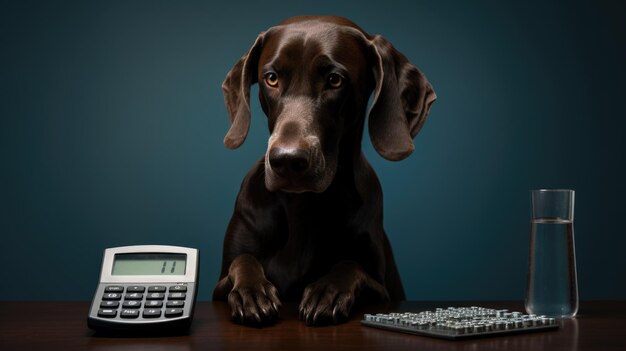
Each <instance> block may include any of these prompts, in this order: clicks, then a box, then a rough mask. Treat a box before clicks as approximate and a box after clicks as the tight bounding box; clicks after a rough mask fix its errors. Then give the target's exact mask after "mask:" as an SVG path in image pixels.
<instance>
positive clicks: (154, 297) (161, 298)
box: [146, 293, 165, 300]
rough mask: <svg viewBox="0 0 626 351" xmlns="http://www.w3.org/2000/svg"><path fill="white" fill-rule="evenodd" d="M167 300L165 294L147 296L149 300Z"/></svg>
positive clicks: (149, 294)
mask: <svg viewBox="0 0 626 351" xmlns="http://www.w3.org/2000/svg"><path fill="white" fill-rule="evenodd" d="M164 298H165V294H163V293H148V295H147V296H146V299H147V300H163V299H164Z"/></svg>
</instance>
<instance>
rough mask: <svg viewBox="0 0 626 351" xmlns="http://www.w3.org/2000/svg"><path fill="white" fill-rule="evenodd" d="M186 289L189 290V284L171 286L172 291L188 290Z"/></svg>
mask: <svg viewBox="0 0 626 351" xmlns="http://www.w3.org/2000/svg"><path fill="white" fill-rule="evenodd" d="M186 291H187V286H186V285H174V286H170V292H186Z"/></svg>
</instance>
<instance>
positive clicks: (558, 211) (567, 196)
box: [526, 189, 578, 318]
mask: <svg viewBox="0 0 626 351" xmlns="http://www.w3.org/2000/svg"><path fill="white" fill-rule="evenodd" d="M530 195H531V209H532V211H531V229H530V258H529V264H528V291H527V293H526V311H527V312H528V313H529V314H537V315H546V316H550V317H560V318H564V317H573V316H575V315H576V313H577V312H578V283H577V278H576V253H575V249H574V190H566V189H540V190H531V192H530Z"/></svg>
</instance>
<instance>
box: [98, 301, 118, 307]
mask: <svg viewBox="0 0 626 351" xmlns="http://www.w3.org/2000/svg"><path fill="white" fill-rule="evenodd" d="M119 305H120V303H119V302H118V301H102V302H100V307H103V308H107V307H108V308H117V307H118V306H119Z"/></svg>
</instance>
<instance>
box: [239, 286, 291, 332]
mask: <svg viewBox="0 0 626 351" xmlns="http://www.w3.org/2000/svg"><path fill="white" fill-rule="evenodd" d="M228 305H229V306H230V311H231V317H232V319H233V321H235V322H237V323H240V324H255V325H263V324H270V323H272V322H275V321H276V319H277V318H278V315H279V309H280V306H281V302H280V299H279V298H278V290H277V289H276V287H275V286H274V285H273V284H272V283H270V282H269V281H267V280H265V279H263V280H262V281H259V282H255V283H250V284H242V285H240V286H235V287H233V289H232V290H231V291H230V293H229V294H228Z"/></svg>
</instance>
